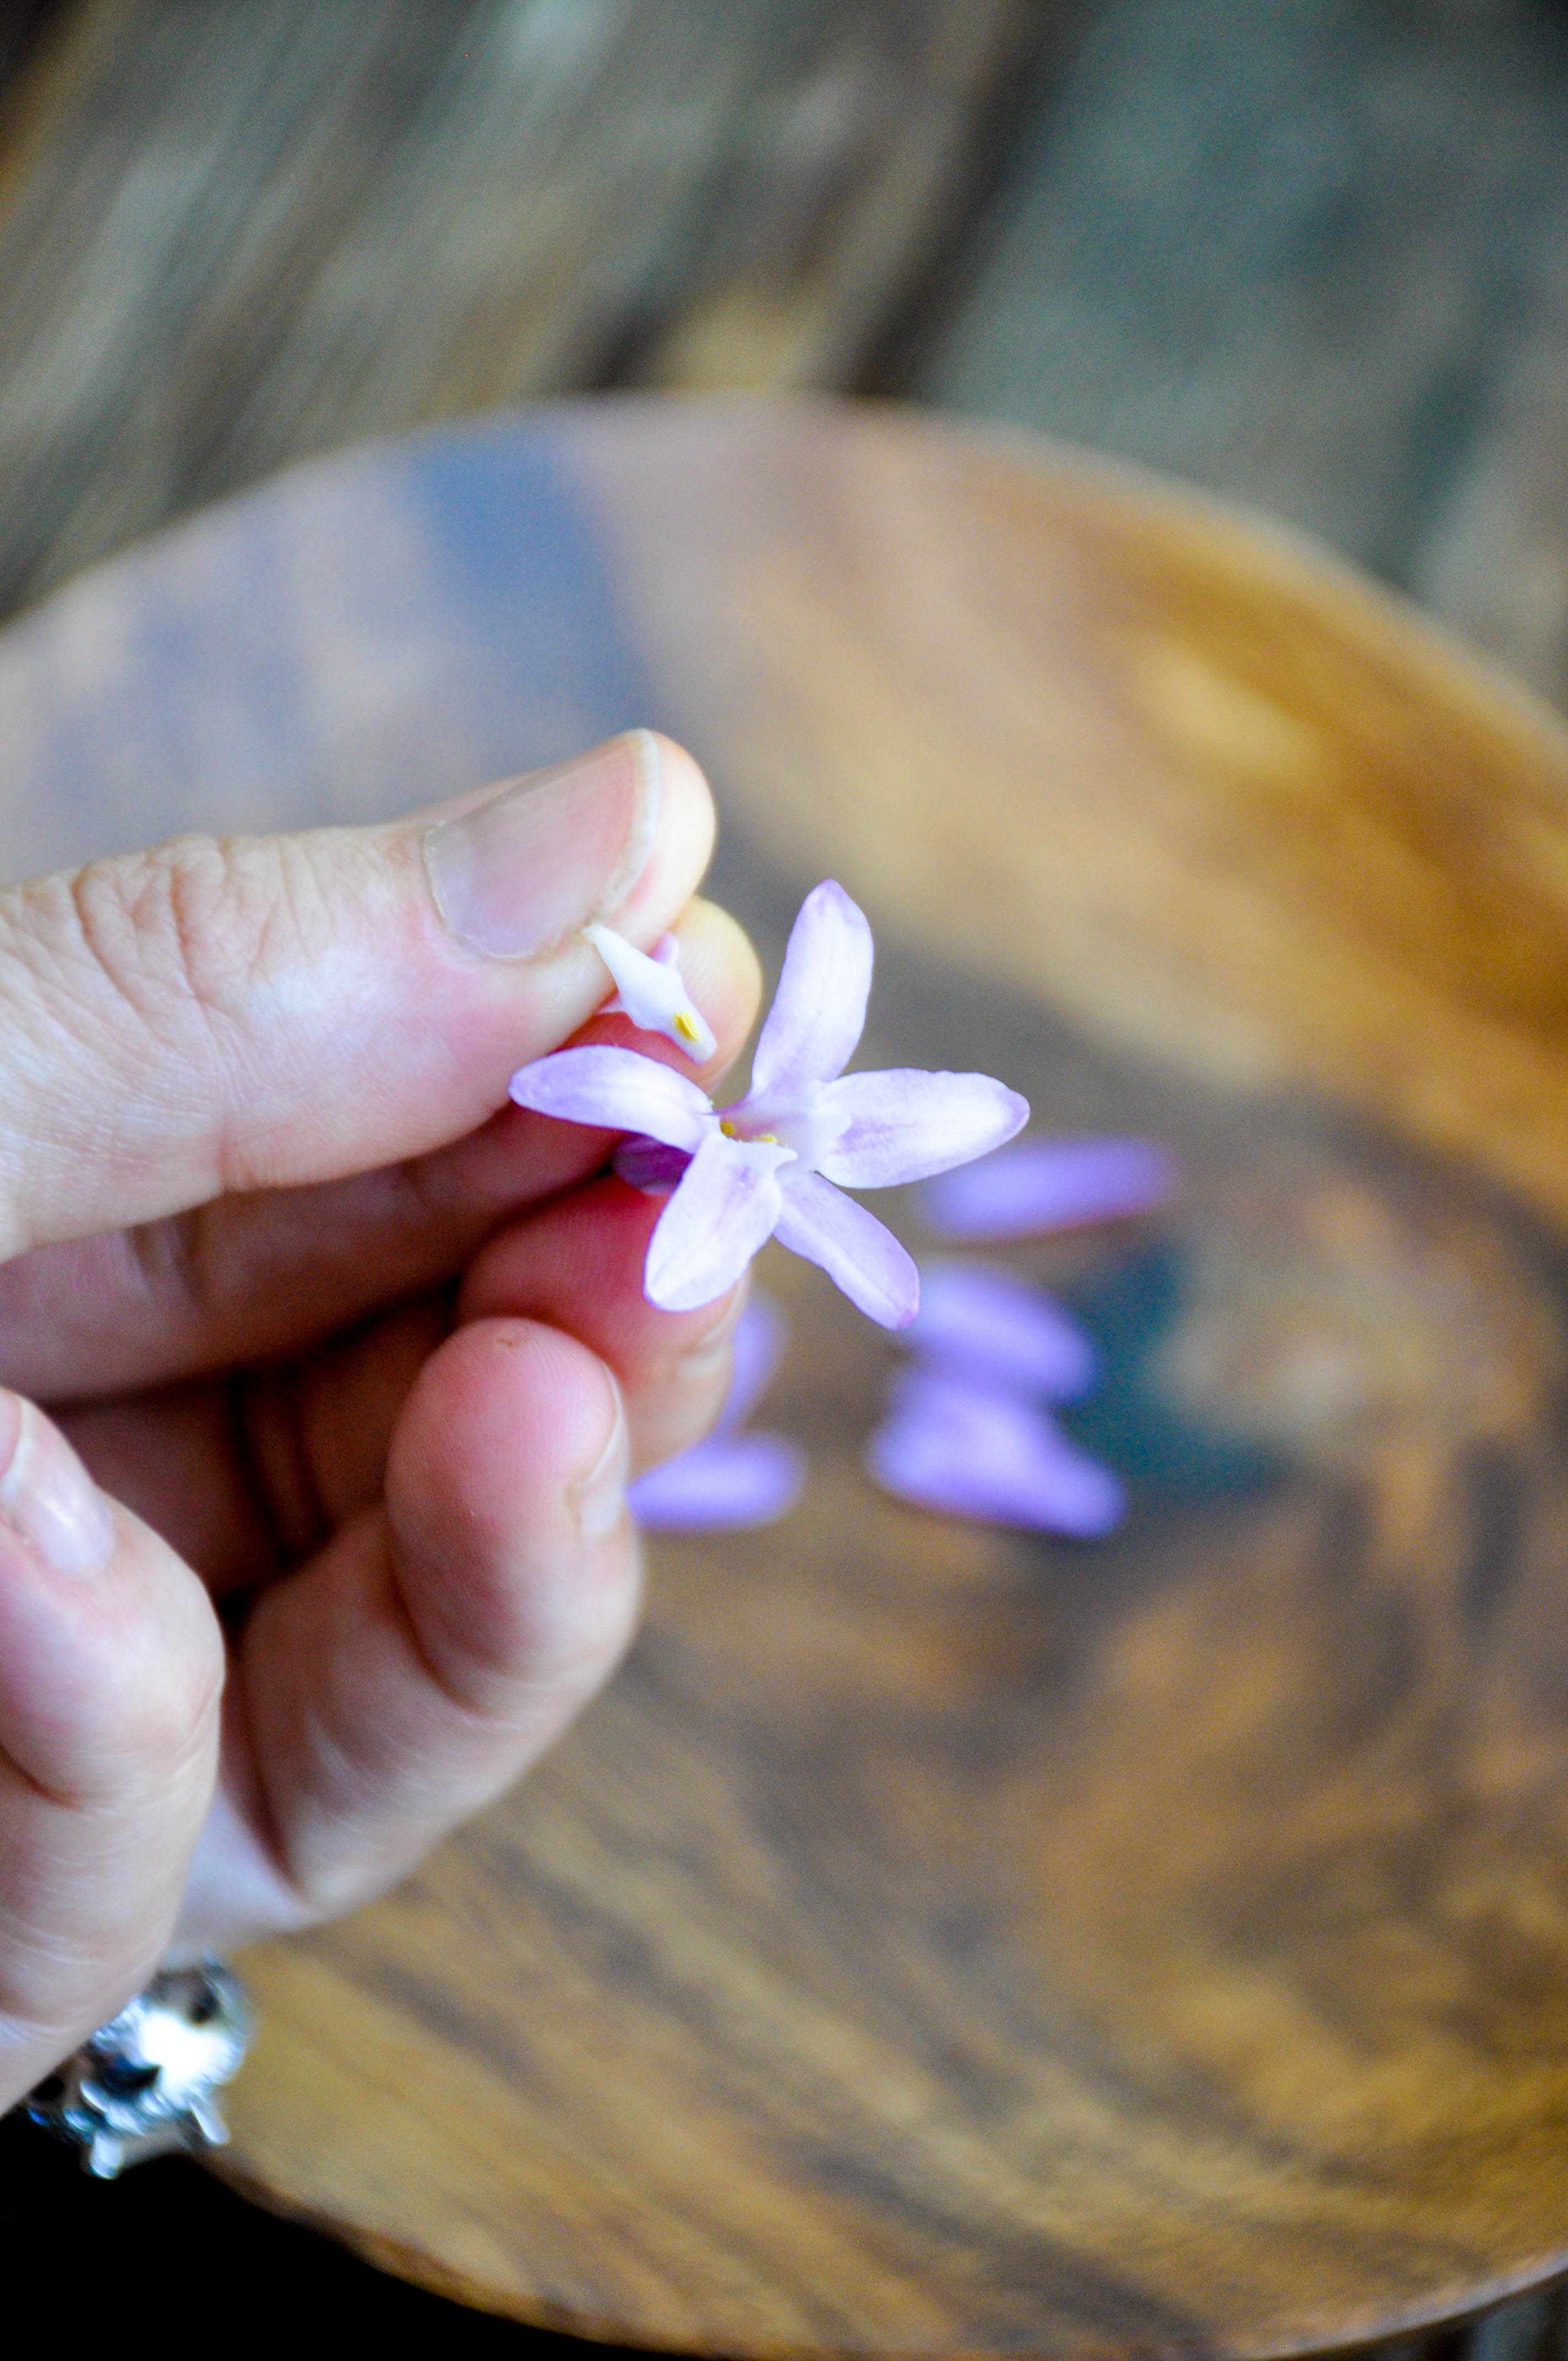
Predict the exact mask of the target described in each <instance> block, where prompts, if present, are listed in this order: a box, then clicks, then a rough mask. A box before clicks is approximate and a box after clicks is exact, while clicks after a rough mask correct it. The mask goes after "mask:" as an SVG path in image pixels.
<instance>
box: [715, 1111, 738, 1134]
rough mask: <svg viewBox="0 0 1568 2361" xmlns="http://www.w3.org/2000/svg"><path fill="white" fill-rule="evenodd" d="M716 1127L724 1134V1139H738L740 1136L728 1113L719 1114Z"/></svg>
mask: <svg viewBox="0 0 1568 2361" xmlns="http://www.w3.org/2000/svg"><path fill="white" fill-rule="evenodd" d="M718 1128H719V1130H720V1131H721V1132H722V1133H723V1134H724V1137H725V1138H726V1139H739V1138H740V1133H739V1132H738V1131H737V1130H736V1128H735V1126H734V1125H733V1124H732V1123H731V1122H730V1120H729V1116H728V1115H720V1116H719V1118H718Z"/></svg>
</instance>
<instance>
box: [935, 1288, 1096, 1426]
mask: <svg viewBox="0 0 1568 2361" xmlns="http://www.w3.org/2000/svg"><path fill="white" fill-rule="evenodd" d="M905 1334H906V1335H907V1338H908V1342H909V1343H910V1345H912V1346H913V1347H914V1349H915V1351H916V1354H917V1355H918V1356H919V1357H920V1360H921V1362H922V1363H924V1364H927V1365H931V1364H934V1365H935V1366H937V1367H938V1368H950V1369H956V1370H958V1371H959V1372H960V1373H962V1372H968V1373H970V1374H971V1375H972V1376H974V1377H976V1378H989V1379H991V1380H992V1381H993V1382H1001V1383H1006V1384H1011V1385H1015V1386H1020V1387H1022V1388H1023V1389H1025V1391H1026V1392H1029V1393H1034V1394H1038V1395H1040V1396H1041V1397H1042V1398H1043V1399H1044V1400H1047V1401H1075V1400H1077V1399H1078V1397H1079V1395H1080V1394H1085V1393H1087V1392H1088V1391H1089V1389H1090V1387H1091V1385H1092V1384H1093V1383H1094V1379H1095V1376H1096V1373H1097V1368H1098V1359H1097V1356H1096V1354H1095V1350H1094V1347H1093V1345H1091V1343H1090V1341H1089V1339H1088V1337H1087V1336H1086V1335H1085V1334H1084V1333H1083V1331H1082V1329H1081V1328H1080V1326H1079V1325H1078V1323H1077V1322H1076V1321H1075V1320H1072V1319H1070V1318H1069V1315H1068V1313H1067V1312H1064V1311H1063V1310H1062V1307H1061V1305H1060V1304H1059V1303H1058V1302H1056V1301H1054V1299H1053V1298H1052V1297H1050V1296H1048V1295H1047V1294H1046V1293H1045V1292H1044V1290H1042V1289H1040V1288H1037V1287H1032V1286H1031V1285H1030V1284H1029V1282H1028V1280H1027V1279H1019V1278H1018V1277H1016V1276H1015V1274H1014V1272H1012V1271H1010V1270H999V1269H997V1268H994V1267H993V1266H992V1265H990V1264H986V1263H958V1262H938V1263H923V1264H922V1265H921V1268H920V1310H919V1312H918V1313H917V1314H916V1318H915V1320H914V1321H913V1323H911V1325H910V1327H909V1328H908V1329H907V1330H906V1332H905Z"/></svg>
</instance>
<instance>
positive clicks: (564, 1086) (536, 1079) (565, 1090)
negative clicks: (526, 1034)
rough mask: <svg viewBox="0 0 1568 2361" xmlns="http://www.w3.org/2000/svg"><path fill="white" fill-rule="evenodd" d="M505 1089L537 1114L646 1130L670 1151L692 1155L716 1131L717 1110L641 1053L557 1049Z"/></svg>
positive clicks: (606, 1126) (690, 1086)
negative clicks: (672, 1149) (675, 1149)
mask: <svg viewBox="0 0 1568 2361" xmlns="http://www.w3.org/2000/svg"><path fill="white" fill-rule="evenodd" d="M508 1088H509V1090H510V1093H511V1096H512V1097H513V1098H514V1099H515V1100H516V1102H517V1104H518V1105H519V1106H521V1107H532V1110H533V1112H534V1113H535V1114H536V1115H559V1116H560V1117H561V1118H562V1119H563V1121H565V1122H566V1123H588V1124H593V1125H594V1126H596V1127H598V1129H600V1130H603V1131H639V1132H645V1133H647V1135H648V1136H649V1137H650V1138H652V1139H662V1140H663V1141H664V1142H665V1143H666V1144H667V1145H668V1146H669V1147H671V1148H687V1149H690V1150H694V1151H695V1150H696V1148H700V1147H701V1145H702V1142H703V1140H704V1139H705V1138H706V1137H707V1135H708V1134H709V1133H710V1132H711V1131H712V1129H713V1109H712V1108H711V1106H710V1105H709V1104H708V1102H707V1096H706V1094H705V1093H703V1092H701V1091H699V1090H698V1088H697V1086H696V1083H695V1082H688V1081H687V1079H686V1077H685V1074H677V1073H676V1072H675V1071H674V1068H673V1067H672V1066H665V1065H662V1064H661V1063H660V1061H659V1060H658V1059H657V1058H644V1057H643V1056H642V1055H641V1051H639V1050H636V1049H609V1048H605V1047H602V1046H601V1047H598V1048H595V1049H557V1050H556V1051H555V1053H554V1056H553V1057H549V1058H537V1059H535V1060H534V1062H533V1064H532V1066H523V1067H521V1068H520V1069H519V1071H517V1072H516V1073H515V1074H514V1075H513V1076H512V1078H511V1081H510V1083H509V1084H508Z"/></svg>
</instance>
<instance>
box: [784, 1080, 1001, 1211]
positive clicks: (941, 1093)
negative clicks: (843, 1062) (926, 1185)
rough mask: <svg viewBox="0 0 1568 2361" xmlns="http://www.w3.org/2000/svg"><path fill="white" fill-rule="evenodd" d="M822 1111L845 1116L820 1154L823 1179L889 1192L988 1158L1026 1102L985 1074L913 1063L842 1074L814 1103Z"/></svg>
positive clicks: (830, 1116) (844, 1185) (854, 1186)
mask: <svg viewBox="0 0 1568 2361" xmlns="http://www.w3.org/2000/svg"><path fill="white" fill-rule="evenodd" d="M817 1104H818V1106H819V1108H820V1111H821V1114H822V1115H823V1116H824V1117H825V1118H827V1119H828V1120H829V1121H831V1120H832V1118H833V1117H835V1116H842V1115H848V1116H849V1125H848V1128H847V1129H846V1130H845V1131H844V1133H843V1135H842V1136H841V1137H840V1138H839V1139H838V1140H837V1141H835V1143H834V1145H833V1147H832V1148H829V1149H828V1151H827V1153H826V1154H825V1155H824V1156H823V1157H822V1159H821V1160H820V1163H819V1165H818V1168H817V1169H818V1170H819V1171H820V1172H821V1173H822V1175H823V1177H824V1179H826V1180H835V1181H837V1182H838V1183H839V1187H840V1188H844V1189H891V1188H895V1187H896V1186H897V1185H898V1183H899V1182H900V1181H902V1180H926V1179H927V1177H928V1176H929V1175H930V1174H931V1173H933V1172H947V1171H949V1170H951V1168H952V1167H953V1166H954V1165H955V1164H967V1163H969V1162H970V1160H971V1159H973V1158H974V1157H977V1156H989V1155H990V1153H991V1151H992V1148H1000V1147H1001V1146H1002V1145H1003V1141H1005V1140H1009V1139H1011V1138H1012V1137H1013V1136H1014V1133H1015V1132H1020V1131H1022V1130H1023V1128H1024V1126H1025V1124H1026V1123H1027V1122H1028V1120H1029V1102H1028V1101H1027V1099H1021V1098H1020V1097H1019V1095H1018V1093H1017V1092H1016V1091H1010V1090H1008V1089H1007V1087H1006V1085H1005V1084H1004V1083H1003V1082H992V1078H991V1076H990V1075H989V1074H928V1073H925V1072H923V1071H921V1070H920V1068H918V1067H916V1066H904V1067H893V1068H891V1069H889V1071H886V1072H884V1073H875V1074H846V1075H845V1076H844V1078H843V1080H842V1081H841V1082H830V1083H829V1084H828V1087H827V1089H826V1090H824V1092H823V1093H822V1095H821V1098H820V1100H819V1101H818V1103H817Z"/></svg>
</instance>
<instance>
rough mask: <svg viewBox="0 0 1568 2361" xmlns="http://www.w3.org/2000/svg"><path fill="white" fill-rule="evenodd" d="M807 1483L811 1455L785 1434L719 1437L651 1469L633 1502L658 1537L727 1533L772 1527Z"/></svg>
mask: <svg viewBox="0 0 1568 2361" xmlns="http://www.w3.org/2000/svg"><path fill="white" fill-rule="evenodd" d="M805 1480H806V1460H805V1456H804V1455H803V1454H802V1453H801V1452H800V1451H799V1450H797V1448H796V1447H795V1444H793V1443H788V1442H786V1441H785V1439H784V1436H783V1435H782V1434H738V1435H718V1434H715V1435H710V1436H709V1437H708V1439H707V1442H706V1443H697V1444H693V1446H692V1448H691V1449H690V1450H689V1451H683V1452H682V1453H681V1455H680V1456H679V1457H678V1458H677V1459H669V1460H666V1461H665V1463H664V1465H663V1467H653V1468H650V1470H649V1472H648V1474H647V1475H646V1476H640V1477H638V1478H637V1481H636V1483H635V1484H633V1485H632V1487H631V1488H630V1494H629V1495H628V1497H629V1499H630V1502H631V1508H632V1511H633V1514H634V1515H635V1516H636V1517H637V1519H638V1520H639V1521H640V1522H641V1523H642V1524H644V1525H646V1526H648V1527H650V1528H651V1529H652V1531H654V1532H733V1531H738V1530H740V1529H741V1528H743V1527H745V1526H748V1525H768V1524H772V1523H773V1520H774V1518H775V1517H782V1516H784V1514H785V1513H786V1512H787V1511H788V1510H790V1509H793V1508H794V1506H795V1501H796V1499H798V1498H799V1496H800V1488H801V1486H802V1484H803V1483H804V1482H805Z"/></svg>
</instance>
